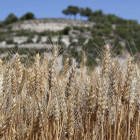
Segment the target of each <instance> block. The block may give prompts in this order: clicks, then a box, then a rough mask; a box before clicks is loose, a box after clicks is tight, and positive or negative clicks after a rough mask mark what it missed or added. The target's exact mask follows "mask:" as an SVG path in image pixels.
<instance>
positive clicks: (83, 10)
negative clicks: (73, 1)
mask: <svg viewBox="0 0 140 140" xmlns="http://www.w3.org/2000/svg"><path fill="white" fill-rule="evenodd" d="M79 14H80V16H81V19H82V17H84V16H85V9H84V8H80V9H79Z"/></svg>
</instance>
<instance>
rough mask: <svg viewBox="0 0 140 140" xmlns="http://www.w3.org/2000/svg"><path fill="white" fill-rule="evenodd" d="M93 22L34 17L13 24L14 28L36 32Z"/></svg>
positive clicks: (85, 24)
mask: <svg viewBox="0 0 140 140" xmlns="http://www.w3.org/2000/svg"><path fill="white" fill-rule="evenodd" d="M93 25H94V23H93V22H88V21H81V20H70V19H34V20H30V21H23V22H19V23H16V24H14V25H13V27H12V30H31V31H36V32H42V31H46V30H49V31H59V30H63V29H64V28H65V27H67V26H80V27H92V26H93Z"/></svg>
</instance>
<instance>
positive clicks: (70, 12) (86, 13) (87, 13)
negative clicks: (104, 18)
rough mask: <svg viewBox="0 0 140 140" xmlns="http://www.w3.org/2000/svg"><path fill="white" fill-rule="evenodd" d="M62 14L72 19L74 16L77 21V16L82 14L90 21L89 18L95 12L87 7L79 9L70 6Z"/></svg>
mask: <svg viewBox="0 0 140 140" xmlns="http://www.w3.org/2000/svg"><path fill="white" fill-rule="evenodd" d="M99 12H100V13H101V14H102V11H101V10H99ZM62 13H63V14H64V15H66V16H69V17H70V18H71V16H72V15H73V16H74V18H75V19H76V15H77V14H80V16H81V17H87V18H88V19H89V17H90V16H91V15H92V13H93V11H92V9H90V8H88V7H86V8H79V7H77V6H72V5H70V6H68V7H67V9H64V10H63V11H62Z"/></svg>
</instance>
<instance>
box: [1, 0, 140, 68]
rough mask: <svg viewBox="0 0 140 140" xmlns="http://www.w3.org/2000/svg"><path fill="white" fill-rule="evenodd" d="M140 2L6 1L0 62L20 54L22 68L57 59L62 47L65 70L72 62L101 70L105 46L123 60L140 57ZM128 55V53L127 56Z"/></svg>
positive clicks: (81, 0)
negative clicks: (43, 59) (55, 49)
mask: <svg viewBox="0 0 140 140" xmlns="http://www.w3.org/2000/svg"><path fill="white" fill-rule="evenodd" d="M139 6H140V1H138V0H133V1H132V0H123V1H122V0H114V1H113V0H98V1H97V0H76V1H75V0H70V1H67V0H59V1H58V0H24V1H23V0H4V1H1V2H0V57H1V58H2V59H3V60H9V59H10V58H12V57H13V56H14V55H15V53H17V52H18V53H19V55H20V56H21V59H22V62H23V63H24V62H26V61H27V59H28V58H30V61H34V59H33V58H34V55H35V54H36V53H40V55H42V56H44V55H47V56H48V57H50V58H51V57H52V49H53V46H54V44H55V45H57V46H58V47H59V54H60V55H59V63H60V68H61V67H62V65H63V64H64V62H65V60H66V58H67V57H69V58H71V61H75V62H77V63H80V61H81V55H82V51H83V50H84V51H86V56H87V61H86V65H88V66H91V67H92V66H95V65H97V63H98V59H100V58H101V56H100V53H101V51H102V47H103V46H104V44H106V43H109V44H110V46H111V47H112V50H113V51H112V55H114V56H116V55H117V56H120V57H121V58H122V59H123V58H125V57H126V54H128V53H130V54H131V55H132V56H134V57H135V58H138V57H139V51H140V25H139V24H140V16H139V13H140V8H139ZM122 52H123V53H122Z"/></svg>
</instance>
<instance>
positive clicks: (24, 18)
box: [20, 12, 35, 20]
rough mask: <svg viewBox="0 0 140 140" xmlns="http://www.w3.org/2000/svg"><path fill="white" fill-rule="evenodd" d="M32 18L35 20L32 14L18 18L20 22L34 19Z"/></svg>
mask: <svg viewBox="0 0 140 140" xmlns="http://www.w3.org/2000/svg"><path fill="white" fill-rule="evenodd" d="M34 18H35V16H34V14H33V13H30V12H28V13H26V14H25V15H23V16H22V17H21V18H20V20H30V19H34Z"/></svg>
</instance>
